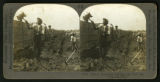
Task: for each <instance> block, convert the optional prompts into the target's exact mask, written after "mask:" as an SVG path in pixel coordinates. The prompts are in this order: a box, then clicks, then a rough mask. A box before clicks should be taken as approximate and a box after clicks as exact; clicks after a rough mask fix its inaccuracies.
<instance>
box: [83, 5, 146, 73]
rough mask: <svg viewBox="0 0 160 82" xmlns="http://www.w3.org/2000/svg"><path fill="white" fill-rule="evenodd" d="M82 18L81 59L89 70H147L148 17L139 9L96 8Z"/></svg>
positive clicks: (124, 6) (98, 6)
mask: <svg viewBox="0 0 160 82" xmlns="http://www.w3.org/2000/svg"><path fill="white" fill-rule="evenodd" d="M80 18H81V22H80V35H81V40H80V42H81V44H80V45H81V49H80V50H81V60H83V61H82V62H83V63H82V65H83V66H84V67H86V68H87V69H88V70H89V71H102V72H106V71H113V72H115V71H116V72H119V71H132V72H135V71H145V70H146V48H145V46H146V18H145V15H144V13H143V12H142V11H141V10H140V9H139V8H138V7H136V6H132V5H126V4H102V5H95V6H91V7H88V8H86V9H85V10H84V11H83V12H82V15H81V17H80ZM87 63H88V64H87Z"/></svg>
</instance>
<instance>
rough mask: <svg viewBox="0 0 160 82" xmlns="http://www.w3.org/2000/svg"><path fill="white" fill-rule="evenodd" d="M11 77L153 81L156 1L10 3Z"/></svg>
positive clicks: (7, 59)
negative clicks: (153, 2) (154, 2)
mask: <svg viewBox="0 0 160 82" xmlns="http://www.w3.org/2000/svg"><path fill="white" fill-rule="evenodd" d="M3 17H4V18H3V19H4V20H3V23H4V26H3V28H4V31H3V34H4V42H5V43H4V44H3V51H4V54H3V57H4V58H3V59H4V60H3V61H4V62H3V71H4V77H6V78H13V79H14V78H15V79H16V78H22V79H23V78H25V79H69V78H71V79H149V78H150V79H152V78H155V77H156V75H157V60H156V58H157V42H156V41H157V35H156V33H157V32H156V31H157V29H156V27H157V19H156V17H157V7H156V5H155V4H152V3H130V4H129V3H101V4H100V3H99V4H98V3H63V4H58V3H51V4H49V3H48V4H47V3H43V4H40V3H34V4H32V3H30V4H29V3H8V4H5V6H4V13H3Z"/></svg>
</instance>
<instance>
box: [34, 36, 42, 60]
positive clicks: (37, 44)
mask: <svg viewBox="0 0 160 82" xmlns="http://www.w3.org/2000/svg"><path fill="white" fill-rule="evenodd" d="M40 45H41V35H35V37H34V50H35V56H36V57H37V58H38V57H40V51H41V46H40Z"/></svg>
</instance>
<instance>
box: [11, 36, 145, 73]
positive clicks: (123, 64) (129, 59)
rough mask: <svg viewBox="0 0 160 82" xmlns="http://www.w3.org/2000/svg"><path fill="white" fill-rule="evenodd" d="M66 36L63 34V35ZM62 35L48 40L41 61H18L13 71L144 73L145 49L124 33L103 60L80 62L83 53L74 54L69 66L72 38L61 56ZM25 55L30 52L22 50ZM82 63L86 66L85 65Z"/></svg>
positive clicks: (23, 59)
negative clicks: (138, 46)
mask: <svg viewBox="0 0 160 82" xmlns="http://www.w3.org/2000/svg"><path fill="white" fill-rule="evenodd" d="M62 35H63V34H62ZM61 39H62V36H57V37H56V39H52V40H48V41H45V42H44V44H43V46H42V47H41V49H42V50H41V54H40V58H36V57H20V58H15V59H14V63H13V68H14V70H15V71H36V72H42V71H44V72H46V71H50V72H57V71H61V72H67V71H68V72H70V71H105V72H107V71H110V72H119V71H145V70H146V67H145V66H146V60H145V57H146V56H145V49H144V50H143V51H138V50H137V45H136V39H135V37H132V36H131V33H127V34H126V33H124V34H123V33H122V34H121V35H120V36H119V38H117V40H115V41H112V42H111V44H110V48H109V49H108V50H107V51H106V52H107V54H106V56H105V57H104V58H98V59H91V58H88V59H86V60H85V61H81V60H80V54H79V53H78V52H75V53H74V55H73V56H72V57H71V59H70V60H69V61H68V64H65V61H66V60H67V58H68V57H69V56H70V55H71V54H72V53H73V51H72V50H71V46H70V45H71V43H70V41H69V39H66V40H65V44H64V46H63V49H64V50H63V53H62V55H60V54H58V49H59V44H60V41H61ZM23 52H24V53H26V52H28V51H23ZM29 54H30V55H31V53H29ZM82 62H83V65H84V66H82Z"/></svg>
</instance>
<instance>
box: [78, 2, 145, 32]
mask: <svg viewBox="0 0 160 82" xmlns="http://www.w3.org/2000/svg"><path fill="white" fill-rule="evenodd" d="M88 12H90V13H91V14H92V16H93V17H92V18H91V20H93V21H94V22H96V23H102V19H103V18H106V19H108V20H109V24H113V25H114V26H116V25H117V26H118V27H119V28H120V29H123V30H146V18H145V15H144V13H143V11H142V10H141V9H139V8H138V7H136V6H133V5H127V4H101V5H95V6H90V7H88V8H87V9H85V10H84V11H83V12H82V14H81V17H80V19H81V20H83V19H82V17H83V16H84V15H85V14H86V13H88Z"/></svg>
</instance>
